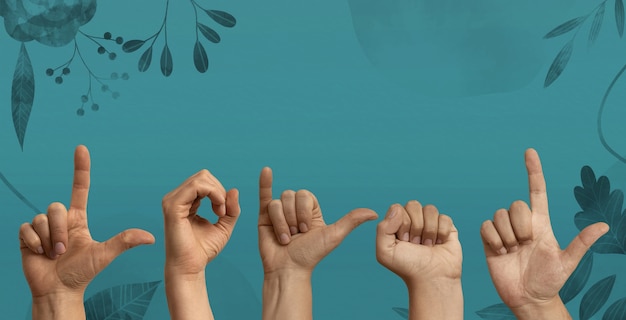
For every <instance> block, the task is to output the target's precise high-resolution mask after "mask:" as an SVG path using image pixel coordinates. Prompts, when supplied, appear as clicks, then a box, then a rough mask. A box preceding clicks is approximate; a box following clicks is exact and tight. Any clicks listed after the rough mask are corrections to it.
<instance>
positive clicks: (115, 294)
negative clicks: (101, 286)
mask: <svg viewBox="0 0 626 320" xmlns="http://www.w3.org/2000/svg"><path fill="white" fill-rule="evenodd" d="M160 283H161V281H153V282H145V283H131V284H126V285H121V286H115V287H111V288H109V289H106V290H102V291H100V292H98V293H96V294H94V295H93V296H91V298H89V299H87V300H86V301H85V314H86V316H87V317H86V318H87V320H113V319H132V320H141V319H143V316H144V315H145V313H146V310H148V306H149V305H150V301H151V300H152V296H153V295H154V292H155V291H156V289H157V287H158V286H159V284H160Z"/></svg>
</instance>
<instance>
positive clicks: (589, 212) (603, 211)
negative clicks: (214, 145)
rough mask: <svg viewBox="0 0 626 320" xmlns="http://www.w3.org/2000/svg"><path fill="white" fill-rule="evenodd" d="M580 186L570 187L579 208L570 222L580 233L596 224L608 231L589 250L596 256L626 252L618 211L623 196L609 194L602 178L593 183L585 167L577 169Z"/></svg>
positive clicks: (625, 217) (625, 228)
mask: <svg viewBox="0 0 626 320" xmlns="http://www.w3.org/2000/svg"><path fill="white" fill-rule="evenodd" d="M581 180H582V182H583V187H580V186H577V187H575V188H574V196H575V197H576V201H578V204H579V205H580V207H581V208H582V209H583V211H581V212H578V213H577V214H576V216H575V217H574V223H575V224H576V227H577V228H578V229H579V230H583V229H584V228H586V227H587V226H589V225H592V224H594V223H596V222H605V223H607V224H608V225H609V227H610V229H609V232H607V233H606V234H605V235H604V236H602V237H601V238H600V239H599V240H598V241H596V243H594V245H593V246H591V250H592V251H594V252H597V253H621V254H624V253H626V212H622V206H623V203H624V193H623V192H622V191H621V190H613V191H611V184H610V181H609V179H608V178H607V177H606V176H601V177H599V178H598V179H597V180H596V179H595V174H594V173H593V170H592V169H591V168H590V167H588V166H585V167H583V168H582V170H581Z"/></svg>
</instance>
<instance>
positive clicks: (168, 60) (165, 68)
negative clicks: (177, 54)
mask: <svg viewBox="0 0 626 320" xmlns="http://www.w3.org/2000/svg"><path fill="white" fill-rule="evenodd" d="M173 69H174V62H173V61H172V53H171V52H170V48H169V47H168V46H167V43H166V44H165V46H164V47H163V52H161V72H162V73H163V75H164V76H166V77H169V76H170V75H171V74H172V70H173Z"/></svg>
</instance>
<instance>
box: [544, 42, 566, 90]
mask: <svg viewBox="0 0 626 320" xmlns="http://www.w3.org/2000/svg"><path fill="white" fill-rule="evenodd" d="M573 46H574V43H573V40H570V41H569V42H567V43H566V44H565V45H564V46H563V48H562V49H561V51H559V54H557V55H556V58H554V61H552V65H551V66H550V70H548V74H547V75H546V80H545V82H544V84H543V86H544V87H545V88H547V87H549V86H550V85H551V84H552V83H553V82H554V80H556V79H557V78H558V77H559V76H560V75H561V73H562V72H563V70H564V69H565V66H567V63H568V62H569V58H570V57H571V56H572V50H573Z"/></svg>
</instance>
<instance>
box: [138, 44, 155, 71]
mask: <svg viewBox="0 0 626 320" xmlns="http://www.w3.org/2000/svg"><path fill="white" fill-rule="evenodd" d="M151 62H152V47H150V48H148V50H146V51H145V52H144V53H143V54H142V55H141V58H139V71H140V72H145V71H146V70H148V68H150V63H151Z"/></svg>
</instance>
